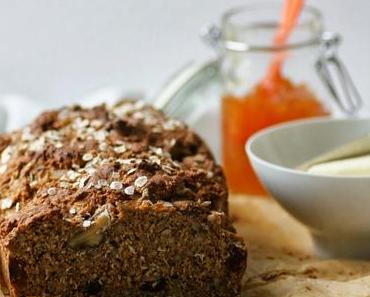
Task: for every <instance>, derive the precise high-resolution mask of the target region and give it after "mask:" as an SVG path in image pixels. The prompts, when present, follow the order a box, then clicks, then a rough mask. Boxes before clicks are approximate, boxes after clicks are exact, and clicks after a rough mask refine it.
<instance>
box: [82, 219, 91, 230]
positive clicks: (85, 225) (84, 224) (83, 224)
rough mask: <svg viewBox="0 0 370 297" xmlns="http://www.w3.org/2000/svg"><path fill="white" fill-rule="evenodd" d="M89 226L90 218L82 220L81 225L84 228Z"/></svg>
mask: <svg viewBox="0 0 370 297" xmlns="http://www.w3.org/2000/svg"><path fill="white" fill-rule="evenodd" d="M90 226H91V221H90V220H85V221H83V223H82V227H84V228H88V227H90Z"/></svg>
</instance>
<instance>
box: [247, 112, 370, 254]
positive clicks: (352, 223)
mask: <svg viewBox="0 0 370 297" xmlns="http://www.w3.org/2000/svg"><path fill="white" fill-rule="evenodd" d="M366 134H370V119H314V120H302V121H295V122H290V123H287V124H281V125H277V126H274V127H271V128H267V129H264V130H262V131H260V132H258V133H257V134H255V135H254V136H253V137H252V138H251V139H250V140H249V141H248V142H247V145H246V149H247V152H248V156H249V158H250V160H251V163H252V165H253V168H254V169H255V171H256V173H257V175H258V176H259V178H260V180H261V181H262V183H263V184H264V186H265V187H266V189H267V190H268V191H269V192H270V193H271V195H272V196H273V197H274V198H276V199H277V201H278V202H279V203H280V204H281V205H282V206H283V207H284V208H285V209H286V210H288V212H290V213H291V214H292V215H293V216H294V217H296V218H297V219H298V220H299V221H301V222H302V223H304V224H305V225H306V226H308V227H309V228H310V230H311V231H312V235H313V238H314V241H315V243H316V247H317V250H318V252H319V253H320V254H321V255H323V256H339V257H357V258H370V176H369V177H333V176H318V175H311V174H308V173H305V172H302V171H298V170H296V169H295V167H296V166H298V165H300V164H302V163H303V162H305V161H307V160H309V159H311V158H313V157H315V156H317V155H318V154H320V153H323V152H325V151H327V150H329V149H331V148H334V147H336V146H338V145H341V144H344V143H346V142H348V141H350V140H353V139H356V138H358V137H361V136H364V135H366Z"/></svg>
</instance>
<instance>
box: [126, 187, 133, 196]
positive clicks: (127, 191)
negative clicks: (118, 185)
mask: <svg viewBox="0 0 370 297" xmlns="http://www.w3.org/2000/svg"><path fill="white" fill-rule="evenodd" d="M124 192H125V194H126V195H130V196H131V195H134V193H135V187H134V186H128V187H126V188H125V189H124Z"/></svg>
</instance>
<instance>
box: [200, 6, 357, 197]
mask: <svg viewBox="0 0 370 297" xmlns="http://www.w3.org/2000/svg"><path fill="white" fill-rule="evenodd" d="M281 9H282V7H281V6H280V5H278V4H256V5H251V6H244V7H240V8H235V9H231V10H230V11H228V12H226V13H225V14H224V16H223V18H222V22H221V27H220V28H218V27H216V26H213V27H210V28H208V30H207V32H206V34H205V35H204V36H205V37H206V39H207V41H208V43H210V44H211V45H212V46H213V47H214V48H215V49H216V50H217V53H218V61H219V69H220V73H221V78H222V81H223V96H222V103H221V118H222V158H223V165H224V169H225V173H226V177H227V180H228V184H229V189H230V192H232V193H239V194H249V195H264V194H265V192H264V189H263V188H262V186H261V185H260V183H259V181H258V180H257V177H256V176H255V174H254V171H253V169H252V167H251V165H250V163H249V160H248V157H247V155H246V153H245V148H244V147H245V143H246V141H247V140H248V138H249V137H250V136H251V135H252V134H254V133H255V132H257V131H258V130H260V129H262V128H265V127H268V126H271V125H274V124H276V123H280V122H284V121H290V120H294V119H300V118H307V117H315V116H327V115H330V114H333V113H334V114H339V113H346V114H353V113H355V112H356V111H357V110H358V109H359V107H360V97H359V96H358V93H357V91H356V89H355V88H354V86H353V83H352V81H351V80H350V78H349V75H348V73H347V71H346V69H345V68H344V66H343V64H342V63H341V62H340V60H339V59H338V58H337V55H336V47H337V45H338V43H339V40H340V39H339V38H338V36H337V35H335V34H329V33H327V32H324V30H323V22H322V17H321V14H320V12H319V11H318V10H317V9H315V8H312V7H305V8H304V9H303V11H302V13H301V16H300V19H299V21H298V23H297V25H296V27H295V29H294V31H293V32H292V35H291V36H290V38H289V42H288V43H287V44H286V45H284V46H276V45H275V44H274V42H273V40H274V36H275V34H276V32H277V29H278V26H279V18H280V14H281ZM277 60H280V61H283V63H282V69H281V72H279V75H277V76H276V75H275V76H274V77H275V78H274V80H273V83H271V82H272V80H271V79H269V77H270V78H271V74H272V73H274V70H273V69H272V68H274V64H275V66H276V63H275V62H276V61H277ZM315 68H316V70H315ZM275 73H277V72H276V67H275ZM320 78H321V81H320ZM333 99H335V100H333ZM335 102H336V103H337V104H335Z"/></svg>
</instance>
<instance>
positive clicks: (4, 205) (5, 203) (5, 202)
mask: <svg viewBox="0 0 370 297" xmlns="http://www.w3.org/2000/svg"><path fill="white" fill-rule="evenodd" d="M13 202H14V201H13V199H12V198H4V199H2V200H1V202H0V208H1V209H2V210H4V209H9V208H11V207H12V205H13Z"/></svg>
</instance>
